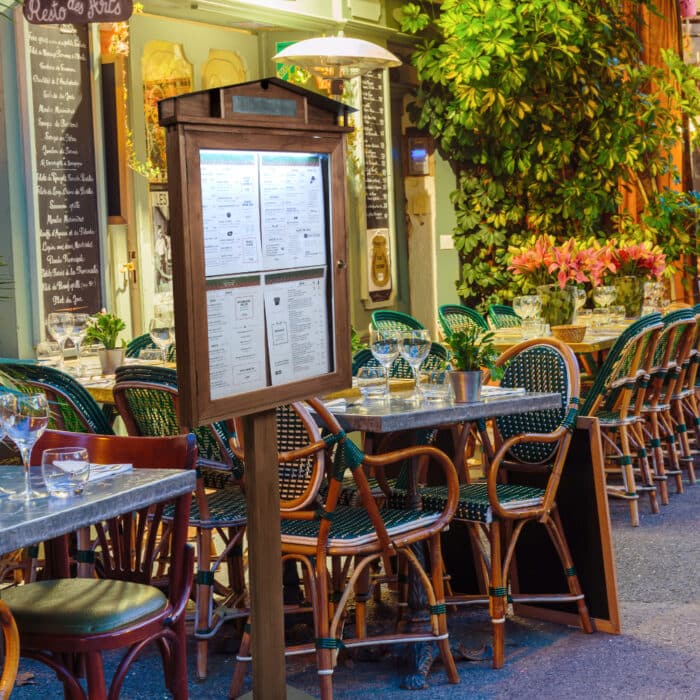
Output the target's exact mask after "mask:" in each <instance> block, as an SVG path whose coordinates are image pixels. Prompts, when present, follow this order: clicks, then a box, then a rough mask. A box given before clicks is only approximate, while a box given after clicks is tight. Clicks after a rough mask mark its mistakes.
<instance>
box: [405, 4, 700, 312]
mask: <svg viewBox="0 0 700 700" xmlns="http://www.w3.org/2000/svg"><path fill="white" fill-rule="evenodd" d="M643 4H647V3H644V2H638V1H634V0H633V1H632V2H630V3H627V4H624V6H623V4H621V3H618V2H615V1H613V0H555V1H552V0H519V1H518V2H517V3H516V2H514V0H445V1H444V2H442V3H441V4H440V5H439V6H438V5H437V4H436V3H433V2H429V1H427V0H426V1H425V2H421V3H409V4H407V5H404V6H403V8H402V17H403V18H402V29H403V30H404V31H407V32H412V33H421V34H422V36H423V42H422V44H421V45H420V46H419V47H418V48H417V49H416V50H415V52H414V54H413V56H412V62H413V64H414V66H415V67H416V69H417V71H418V77H419V80H420V86H419V89H418V93H417V97H416V102H415V103H414V105H413V106H412V109H411V116H412V117H413V119H414V120H415V122H416V123H417V125H418V126H419V127H420V128H425V129H427V130H428V131H429V132H430V134H431V135H432V136H433V137H434V138H435V139H436V143H437V145H438V148H439V150H440V152H441V154H442V155H443V157H445V158H446V159H447V160H448V161H449V162H450V164H451V165H452V167H453V169H454V171H455V174H456V176H457V189H456V191H455V192H453V193H452V203H453V206H454V208H455V212H456V221H457V223H456V227H455V229H454V231H453V236H454V239H455V247H456V248H457V250H458V252H459V255H460V259H461V262H462V271H461V279H460V282H459V284H458V291H459V294H460V296H461V297H462V299H463V303H465V304H467V305H469V306H479V307H480V308H482V309H483V308H484V307H485V306H487V305H488V304H490V303H493V302H495V301H498V300H500V301H503V300H506V299H510V298H512V296H513V295H514V294H515V293H517V285H518V282H517V281H516V280H513V278H512V276H511V275H510V274H509V273H508V272H507V271H506V258H507V247H508V246H509V245H516V246H519V245H521V244H522V243H523V242H524V241H525V240H526V239H528V238H530V237H531V236H532V235H533V234H542V233H546V234H550V235H553V236H555V237H556V238H557V239H558V240H566V239H568V238H570V237H572V236H573V237H575V238H577V239H583V238H585V239H590V238H592V239H595V240H597V241H600V242H603V241H605V240H606V239H608V238H610V237H611V236H616V237H618V238H619V237H624V238H630V236H633V237H634V238H635V239H636V240H638V241H650V242H652V243H656V244H658V245H659V246H660V247H661V249H662V250H663V251H664V253H666V255H667V258H668V260H669V262H670V261H673V260H676V259H678V257H679V255H680V253H681V252H682V253H684V254H686V255H687V254H694V253H696V252H698V249H697V241H696V236H695V224H696V217H697V212H698V199H697V197H696V196H695V195H687V193H686V194H683V193H676V192H668V191H667V192H663V191H659V189H658V186H657V183H656V179H655V178H656V177H657V176H658V175H664V174H670V175H671V177H672V178H673V179H677V177H678V174H677V172H676V170H675V168H674V165H673V162H672V160H671V156H670V155H669V154H670V152H671V150H672V148H673V146H674V145H675V144H676V143H677V141H678V139H679V137H680V134H681V130H680V126H681V124H682V119H688V118H690V119H692V118H694V117H695V116H697V115H698V114H700V95H699V93H698V90H697V88H696V83H697V81H698V80H700V71H699V70H698V69H697V68H696V67H693V66H688V65H685V64H684V63H683V61H682V60H681V59H680V58H679V57H678V56H677V55H676V54H674V53H673V52H672V51H665V52H662V53H663V57H664V60H665V62H666V64H667V70H662V69H658V68H656V67H653V66H649V65H646V64H645V63H644V62H643V60H642V55H641V45H640V43H639V40H638V38H637V36H636V34H635V32H634V30H633V29H632V28H631V23H630V20H631V18H630V17H629V15H626V14H625V13H628V12H629V11H630V8H631V10H632V11H634V10H635V8H637V9H638V8H639V7H640V6H641V5H643ZM679 115H680V116H679ZM619 182H625V183H628V184H629V186H630V187H632V188H634V189H636V190H637V191H638V192H639V196H640V199H641V202H642V204H643V205H644V210H643V212H642V214H641V217H640V220H639V222H638V223H632V221H631V219H630V217H629V216H627V215H624V214H623V215H620V214H619V210H620V204H621V201H622V194H621V192H620V189H619V186H618V184H619Z"/></svg>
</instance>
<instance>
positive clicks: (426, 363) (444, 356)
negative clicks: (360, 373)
mask: <svg viewBox="0 0 700 700" xmlns="http://www.w3.org/2000/svg"><path fill="white" fill-rule="evenodd" d="M448 360H449V353H448V352H447V348H445V347H444V346H443V345H440V343H431V345H430V352H429V353H428V356H427V357H426V358H425V360H423V364H422V365H421V368H422V369H438V368H439V367H441V366H443V365H444V364H445V363H446V362H447V361H448ZM379 366H380V364H379V362H377V360H375V359H374V355H372V351H371V350H368V349H367V348H365V349H363V350H359V351H358V352H356V353H355V354H354V355H353V358H352V374H353V376H355V375H356V374H357V370H358V369H360V367H379ZM389 376H390V377H391V378H392V379H412V378H413V373H412V372H411V365H409V364H408V362H406V360H404V359H403V357H401V355H399V356H398V357H397V358H396V359H395V360H394V362H393V363H392V365H391V368H390V370H389Z"/></svg>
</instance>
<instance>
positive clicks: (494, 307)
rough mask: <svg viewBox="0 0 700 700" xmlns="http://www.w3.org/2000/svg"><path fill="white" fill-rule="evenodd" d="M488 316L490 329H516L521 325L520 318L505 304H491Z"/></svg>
mask: <svg viewBox="0 0 700 700" xmlns="http://www.w3.org/2000/svg"><path fill="white" fill-rule="evenodd" d="M488 316H489V323H490V324H491V327H492V328H518V327H520V326H521V325H522V320H521V319H520V316H518V314H516V313H515V311H513V307H512V306H507V305H506V304H491V306H489V311H488Z"/></svg>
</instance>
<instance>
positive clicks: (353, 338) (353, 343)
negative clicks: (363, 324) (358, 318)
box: [350, 326, 367, 355]
mask: <svg viewBox="0 0 700 700" xmlns="http://www.w3.org/2000/svg"><path fill="white" fill-rule="evenodd" d="M366 347H367V343H364V342H363V341H362V338H361V337H360V334H359V333H358V332H357V329H356V328H355V326H351V327H350V352H351V353H352V354H353V355H354V354H355V353H356V352H357V351H358V350H364V349H365V348H366Z"/></svg>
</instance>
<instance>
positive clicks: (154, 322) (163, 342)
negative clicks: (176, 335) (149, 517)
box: [148, 316, 173, 362]
mask: <svg viewBox="0 0 700 700" xmlns="http://www.w3.org/2000/svg"><path fill="white" fill-rule="evenodd" d="M148 333H149V334H150V336H151V340H152V341H153V342H154V343H155V344H156V345H157V346H158V347H159V348H160V357H161V360H162V361H163V362H165V361H166V360H167V359H168V347H169V346H170V345H171V344H172V342H173V325H172V319H171V318H166V317H163V316H156V317H155V318H152V319H151V322H150V323H149V324H148Z"/></svg>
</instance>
